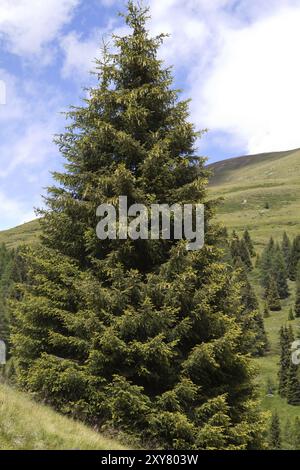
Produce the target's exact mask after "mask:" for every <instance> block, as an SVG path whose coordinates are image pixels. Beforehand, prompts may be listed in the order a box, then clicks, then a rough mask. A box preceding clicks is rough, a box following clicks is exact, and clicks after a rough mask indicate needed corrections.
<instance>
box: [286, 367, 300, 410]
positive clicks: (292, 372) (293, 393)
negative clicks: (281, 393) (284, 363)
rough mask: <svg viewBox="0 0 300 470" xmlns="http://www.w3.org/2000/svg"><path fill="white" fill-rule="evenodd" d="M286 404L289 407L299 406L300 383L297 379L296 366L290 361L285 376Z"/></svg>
mask: <svg viewBox="0 0 300 470" xmlns="http://www.w3.org/2000/svg"><path fill="white" fill-rule="evenodd" d="M286 397H287V402H288V404H289V405H300V383H299V378H298V366H296V365H294V364H293V363H292V362H291V361H290V366H289V370H288V374H287V392H286Z"/></svg>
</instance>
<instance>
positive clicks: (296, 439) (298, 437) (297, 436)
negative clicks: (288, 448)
mask: <svg viewBox="0 0 300 470" xmlns="http://www.w3.org/2000/svg"><path fill="white" fill-rule="evenodd" d="M291 430H292V432H291ZM287 441H288V442H289V443H292V449H293V450H300V419H299V417H298V416H296V418H295V422H294V426H293V427H291V428H290V432H288V433H287Z"/></svg>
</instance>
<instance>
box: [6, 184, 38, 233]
mask: <svg viewBox="0 0 300 470" xmlns="http://www.w3.org/2000/svg"><path fill="white" fill-rule="evenodd" d="M0 214H1V225H2V224H3V222H4V224H5V225H3V228H5V227H6V228H8V227H10V226H11V224H18V225H19V224H23V223H25V222H29V221H30V220H32V219H34V218H36V215H35V213H34V211H33V210H32V211H28V208H27V207H26V205H25V204H24V202H23V201H21V200H19V199H13V198H11V197H9V196H7V195H6V194H5V193H3V192H2V191H0ZM3 228H2V229H3Z"/></svg>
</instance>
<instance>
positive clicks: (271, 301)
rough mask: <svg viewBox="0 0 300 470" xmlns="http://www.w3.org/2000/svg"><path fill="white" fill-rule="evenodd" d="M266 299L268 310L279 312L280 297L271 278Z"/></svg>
mask: <svg viewBox="0 0 300 470" xmlns="http://www.w3.org/2000/svg"><path fill="white" fill-rule="evenodd" d="M265 295H266V298H267V302H268V306H269V309H270V310H271V311H272V312H278V311H280V310H281V303H280V297H279V294H278V289H277V284H276V281H275V279H274V278H273V277H270V279H269V284H268V287H267V289H266V294H265Z"/></svg>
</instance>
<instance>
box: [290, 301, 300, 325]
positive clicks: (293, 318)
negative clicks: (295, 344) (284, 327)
mask: <svg viewBox="0 0 300 470" xmlns="http://www.w3.org/2000/svg"><path fill="white" fill-rule="evenodd" d="M299 301H300V299H299ZM299 307H300V303H299ZM288 320H289V321H293V320H295V317H294V312H293V309H292V307H291V308H290V310H289V317H288Z"/></svg>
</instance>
